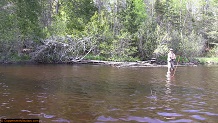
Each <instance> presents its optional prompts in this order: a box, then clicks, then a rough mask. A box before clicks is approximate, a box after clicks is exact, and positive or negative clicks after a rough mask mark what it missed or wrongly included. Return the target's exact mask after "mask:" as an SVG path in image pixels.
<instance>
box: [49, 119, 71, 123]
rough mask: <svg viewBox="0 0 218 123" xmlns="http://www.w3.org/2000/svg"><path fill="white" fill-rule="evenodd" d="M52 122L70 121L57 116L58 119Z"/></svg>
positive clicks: (67, 122)
mask: <svg viewBox="0 0 218 123" xmlns="http://www.w3.org/2000/svg"><path fill="white" fill-rule="evenodd" d="M52 122H57V123H70V121H69V120H67V119H63V118H59V119H57V120H52Z"/></svg>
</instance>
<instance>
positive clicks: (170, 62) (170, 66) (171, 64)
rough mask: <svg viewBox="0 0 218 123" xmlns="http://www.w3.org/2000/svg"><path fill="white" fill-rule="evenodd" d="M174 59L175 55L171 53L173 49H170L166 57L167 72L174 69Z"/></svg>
mask: <svg viewBox="0 0 218 123" xmlns="http://www.w3.org/2000/svg"><path fill="white" fill-rule="evenodd" d="M175 59H176V55H175V54H174V53H173V49H170V51H169V53H168V57H167V65H168V72H171V71H174V70H175V68H174V62H175Z"/></svg>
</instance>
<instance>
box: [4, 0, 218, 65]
mask: <svg viewBox="0 0 218 123" xmlns="http://www.w3.org/2000/svg"><path fill="white" fill-rule="evenodd" d="M0 17H1V18H0V62H1V63H10V62H18V61H35V62H41V63H62V62H69V61H79V60H82V59H97V60H108V61H138V60H148V59H150V58H153V57H155V58H157V60H160V61H161V60H163V61H164V60H165V59H166V55H167V52H168V51H169V48H173V49H174V51H175V53H176V54H177V55H180V56H181V61H190V60H193V59H194V58H196V57H217V56H218V46H217V43H218V26H217V25H218V0H1V1H0Z"/></svg>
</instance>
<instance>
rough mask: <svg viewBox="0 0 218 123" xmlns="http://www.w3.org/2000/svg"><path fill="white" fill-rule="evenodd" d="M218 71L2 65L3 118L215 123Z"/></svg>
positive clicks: (217, 68) (0, 112)
mask: <svg viewBox="0 0 218 123" xmlns="http://www.w3.org/2000/svg"><path fill="white" fill-rule="evenodd" d="M217 80H218V66H198V67H178V68H177V71H176V73H175V75H174V76H167V68H116V67H110V66H94V65H8V66H0V119H1V118H27V119H31V118H39V119H40V120H41V122H45V123H47V122H61V123H80V122H82V123H92V122H93V123H104V122H110V123H111V122H119V123H120V122H149V123H158V122H160V123H161V122H210V123H213V122H214V123H215V122H217V117H218V81H217Z"/></svg>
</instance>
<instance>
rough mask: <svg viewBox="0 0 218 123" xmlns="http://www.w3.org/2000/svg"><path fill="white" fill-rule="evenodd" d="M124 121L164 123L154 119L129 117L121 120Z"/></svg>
mask: <svg viewBox="0 0 218 123" xmlns="http://www.w3.org/2000/svg"><path fill="white" fill-rule="evenodd" d="M119 119H120V120H123V121H127V122H128V121H136V122H148V123H160V122H163V121H161V120H159V119H152V118H149V117H138V116H128V117H127V118H119Z"/></svg>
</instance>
